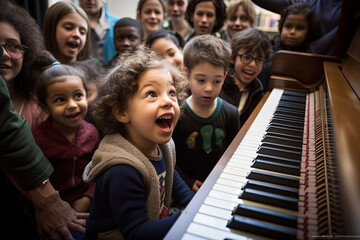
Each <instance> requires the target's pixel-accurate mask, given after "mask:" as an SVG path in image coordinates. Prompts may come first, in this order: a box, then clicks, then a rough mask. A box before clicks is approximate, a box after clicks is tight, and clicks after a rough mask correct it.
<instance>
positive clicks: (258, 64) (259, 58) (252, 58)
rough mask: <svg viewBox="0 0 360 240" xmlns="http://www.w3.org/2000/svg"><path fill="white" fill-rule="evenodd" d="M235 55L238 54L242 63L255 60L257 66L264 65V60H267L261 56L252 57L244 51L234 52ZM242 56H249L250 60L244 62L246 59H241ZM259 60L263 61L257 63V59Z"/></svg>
mask: <svg viewBox="0 0 360 240" xmlns="http://www.w3.org/2000/svg"><path fill="white" fill-rule="evenodd" d="M236 56H239V57H240V60H241V62H242V63H244V64H250V63H251V62H252V61H253V60H255V63H256V65H257V66H260V67H261V66H264V65H265V64H266V61H267V59H266V58H263V57H257V58H254V57H253V56H251V55H248V54H245V53H243V54H239V53H236ZM243 56H246V57H249V58H251V60H250V61H249V62H246V61H244V60H243ZM261 60H263V61H264V62H263V63H261V62H260V63H259V61H261Z"/></svg>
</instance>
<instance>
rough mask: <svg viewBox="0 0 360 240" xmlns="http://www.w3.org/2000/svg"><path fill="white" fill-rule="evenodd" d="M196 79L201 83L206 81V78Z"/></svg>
mask: <svg viewBox="0 0 360 240" xmlns="http://www.w3.org/2000/svg"><path fill="white" fill-rule="evenodd" d="M196 81H198V82H199V83H204V82H205V79H196Z"/></svg>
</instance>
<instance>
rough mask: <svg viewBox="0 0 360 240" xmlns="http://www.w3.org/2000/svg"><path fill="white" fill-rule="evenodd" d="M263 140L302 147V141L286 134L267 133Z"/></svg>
mask: <svg viewBox="0 0 360 240" xmlns="http://www.w3.org/2000/svg"><path fill="white" fill-rule="evenodd" d="M261 141H262V142H270V143H279V144H287V145H289V146H294V147H298V148H302V141H300V140H295V139H291V138H287V137H284V136H276V135H274V134H272V133H269V134H266V135H265V137H264V138H263V139H262V140H261Z"/></svg>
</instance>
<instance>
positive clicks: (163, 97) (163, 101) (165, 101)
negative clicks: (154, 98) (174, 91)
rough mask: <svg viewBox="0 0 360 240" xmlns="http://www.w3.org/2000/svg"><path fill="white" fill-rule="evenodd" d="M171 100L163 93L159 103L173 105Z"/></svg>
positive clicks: (164, 105) (165, 105)
mask: <svg viewBox="0 0 360 240" xmlns="http://www.w3.org/2000/svg"><path fill="white" fill-rule="evenodd" d="M173 102H174V101H173V100H172V99H171V97H170V96H169V95H168V94H163V95H162V97H161V105H162V107H171V106H172V105H173Z"/></svg>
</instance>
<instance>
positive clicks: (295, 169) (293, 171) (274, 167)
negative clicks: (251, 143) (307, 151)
mask: <svg viewBox="0 0 360 240" xmlns="http://www.w3.org/2000/svg"><path fill="white" fill-rule="evenodd" d="M251 167H253V168H259V169H263V170H269V171H274V172H280V173H286V174H289V175H295V176H300V166H294V165H290V164H283V163H275V162H270V161H265V160H260V159H258V160H255V161H254V163H253V164H252V166H251Z"/></svg>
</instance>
